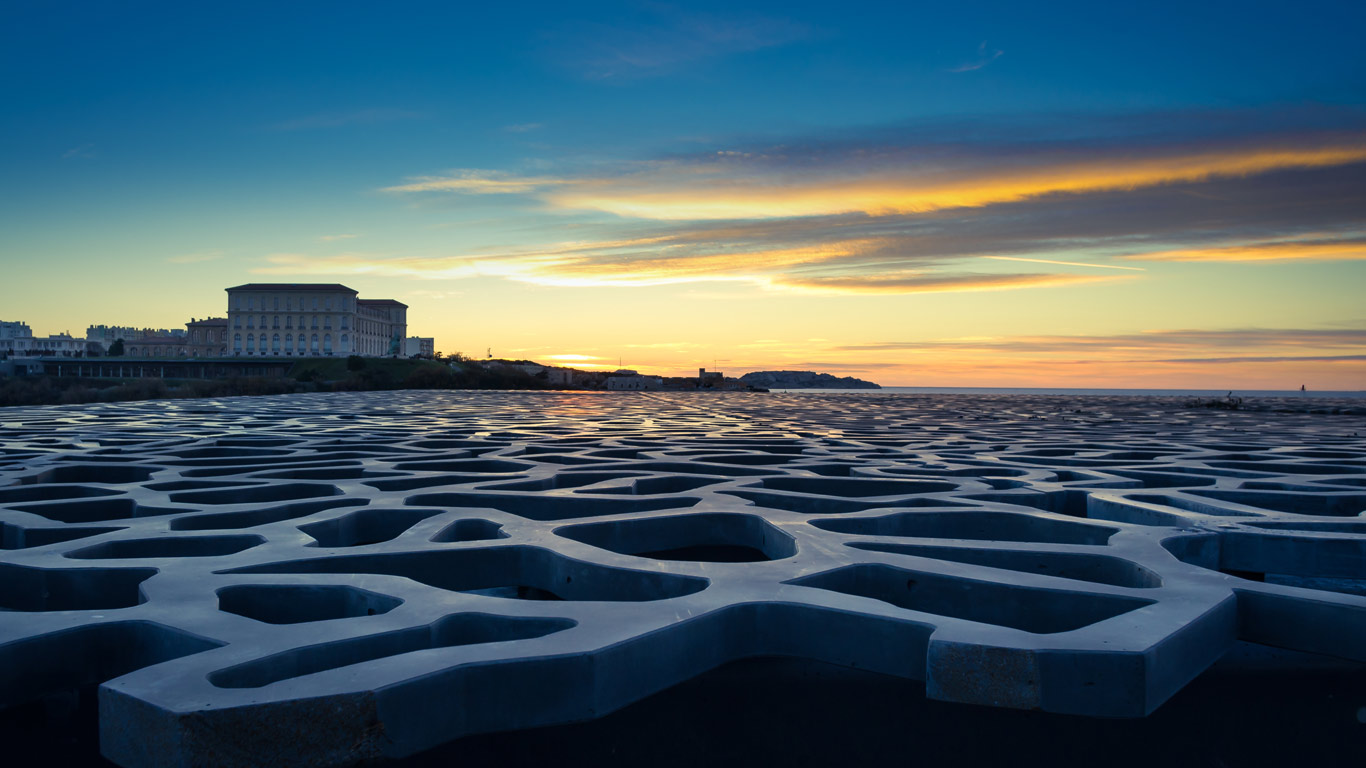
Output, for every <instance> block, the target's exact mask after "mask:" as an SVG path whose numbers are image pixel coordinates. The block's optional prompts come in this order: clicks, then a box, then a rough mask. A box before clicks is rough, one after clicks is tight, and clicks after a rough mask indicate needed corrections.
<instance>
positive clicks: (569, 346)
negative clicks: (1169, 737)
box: [0, 0, 1366, 390]
mask: <svg viewBox="0 0 1366 768" xmlns="http://www.w3.org/2000/svg"><path fill="white" fill-rule="evenodd" d="M1363 33H1366V4H1361V3H1347V2H1341V0H1335V1H1334V2H1315V1H1313V0H1310V1H1308V2H1298V3H1294V4H1285V3H1250V2H1239V3H1223V2H1207V3H1190V2H1183V3H1179V4H1178V3H1160V2H1154V3H1146V4H1142V5H1141V6H1130V5H1128V4H1118V3H1095V2H1089V3H1046V4H1035V3H1018V2H1003V3H972V2H962V3H935V4H914V3H850V2H846V3H829V2H822V3H801V2H783V3H737V2H726V3H719V2H718V3H703V2H689V3H678V4H670V3H655V2H595V3H581V4H576V3H518V2H503V3H481V4H473V3H450V2H442V3H403V2H392V3H347V2H328V3H305V2H297V3H253V2H234V3H211V2H205V3H184V2H178V3H148V2H136V1H134V0H129V1H128V2H120V3H107V2H98V3H62V2H23V1H22V0H21V1H20V2H10V3H5V4H3V5H0V75H2V76H0V320H22V321H25V322H27V323H29V324H30V325H31V326H32V327H33V329H34V331H35V333H38V334H40V335H44V334H48V333H58V332H63V331H70V332H72V333H74V334H77V335H81V334H83V333H84V330H85V328H86V326H88V325H92V324H107V325H133V326H140V327H141V326H149V327H158V328H160V327H178V326H182V325H183V324H184V323H185V322H186V321H187V320H189V319H190V318H191V317H195V318H202V317H206V316H223V315H224V314H225V313H226V306H227V298H226V294H225V293H224V292H223V289H224V288H226V287H228V286H232V285H238V284H242V283H247V282H341V283H344V284H346V285H348V286H350V287H352V288H354V289H356V290H357V291H359V292H360V294H361V296H362V297H365V298H394V299H398V300H400V301H402V302H404V303H406V304H408V305H409V306H410V309H409V313H408V317H409V331H410V333H412V334H414V335H422V336H433V337H435V338H436V346H437V349H439V350H442V351H443V352H445V353H447V354H451V353H455V352H461V353H464V354H466V355H470V356H475V357H483V356H485V355H487V354H489V353H490V352H491V353H492V354H493V355H494V356H497V357H506V358H519V359H533V360H538V361H540V362H543V363H560V364H569V365H574V366H575V367H580V368H594V367H598V368H607V369H614V368H616V367H618V365H624V366H626V367H629V368H633V369H637V370H640V371H642V372H647V373H657V374H665V375H679V374H684V373H687V372H688V371H695V369H697V368H698V367H706V368H709V369H713V370H722V371H724V372H726V373H727V374H736V375H738V374H739V373H743V372H745V371H752V370H778V369H784V370H817V371H824V372H830V373H834V374H837V375H853V376H858V377H861V378H866V379H871V380H873V381H877V382H879V383H881V384H883V385H903V386H1011V387H1027V386H1039V387H1148V388H1200V389H1224V388H1227V389H1239V388H1242V389H1293V388H1298V387H1299V386H1300V385H1302V384H1303V385H1306V386H1307V387H1309V388H1310V389H1320V390H1327V389H1335V390H1361V389H1366V46H1363V45H1361V43H1360V41H1361V39H1362V36H1363Z"/></svg>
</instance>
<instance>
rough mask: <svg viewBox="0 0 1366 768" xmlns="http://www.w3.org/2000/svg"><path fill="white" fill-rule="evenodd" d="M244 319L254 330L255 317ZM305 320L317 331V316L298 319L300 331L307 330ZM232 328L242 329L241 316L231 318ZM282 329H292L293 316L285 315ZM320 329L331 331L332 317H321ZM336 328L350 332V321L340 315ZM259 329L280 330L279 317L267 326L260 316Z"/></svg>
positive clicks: (264, 317) (276, 316) (248, 316)
mask: <svg viewBox="0 0 1366 768" xmlns="http://www.w3.org/2000/svg"><path fill="white" fill-rule="evenodd" d="M246 318H247V327H248V328H255V327H256V316H255V315H246ZM305 320H308V321H310V322H311V323H312V328H311V330H315V331H316V330H318V316H317V315H313V316H311V317H309V318H304V317H301V318H299V328H300V329H303V328H307V327H308V326H307V325H305V323H304V321H305ZM232 327H233V328H239V329H240V328H241V327H242V315H234V316H233V319H232ZM283 327H284V328H286V329H292V328H293V327H294V316H293V315H285V324H284V326H283ZM322 327H323V328H324V329H326V330H329V331H330V330H332V315H324V316H323V324H322ZM337 327H338V328H340V329H341V330H343V331H346V330H350V320H349V319H348V317H347V316H346V315H341V316H340V317H339V318H337ZM261 328H263V329H265V328H272V329H274V330H277V331H278V330H280V328H281V326H280V316H279V315H275V316H274V317H273V318H271V320H270V322H269V324H268V323H267V321H266V316H265V315H261Z"/></svg>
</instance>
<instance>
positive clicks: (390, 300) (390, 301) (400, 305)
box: [356, 299, 408, 307]
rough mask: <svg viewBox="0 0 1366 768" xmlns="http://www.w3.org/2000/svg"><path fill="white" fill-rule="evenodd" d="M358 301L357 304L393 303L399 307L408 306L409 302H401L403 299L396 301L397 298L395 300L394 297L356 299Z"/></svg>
mask: <svg viewBox="0 0 1366 768" xmlns="http://www.w3.org/2000/svg"><path fill="white" fill-rule="evenodd" d="M356 303H357V304H393V305H395V306H399V307H407V306H408V305H407V304H404V303H403V302H401V301H395V300H393V299H356Z"/></svg>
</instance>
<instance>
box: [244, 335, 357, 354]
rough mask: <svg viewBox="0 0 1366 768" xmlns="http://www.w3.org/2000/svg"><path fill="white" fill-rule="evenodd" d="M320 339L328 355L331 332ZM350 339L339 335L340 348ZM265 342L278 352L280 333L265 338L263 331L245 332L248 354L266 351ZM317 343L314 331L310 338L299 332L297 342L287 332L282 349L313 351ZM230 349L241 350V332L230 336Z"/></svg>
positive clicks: (344, 346) (315, 349)
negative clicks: (256, 332) (260, 332)
mask: <svg viewBox="0 0 1366 768" xmlns="http://www.w3.org/2000/svg"><path fill="white" fill-rule="evenodd" d="M321 341H322V347H321V349H322V351H323V352H324V353H326V354H329V355H330V354H332V334H330V333H325V334H323V336H322V340H321ZM350 341H351V338H350V336H348V335H347V334H344V333H343V334H342V335H341V346H342V349H343V350H345V349H346V345H347V344H348V343H350ZM267 342H269V344H270V347H269V351H271V352H275V353H279V352H280V351H281V346H280V334H278V333H276V334H273V335H271V337H270V339H269V340H267V339H266V335H265V334H264V333H263V334H261V335H260V336H257V335H255V334H252V333H249V334H247V346H246V352H247V353H248V354H251V353H252V352H253V351H256V352H258V353H260V354H265V352H266V351H267V347H266V344H267ZM318 343H319V339H318V334H316V333H315V334H313V336H312V338H310V337H309V336H308V335H307V334H303V333H301V334H299V338H298V340H297V342H296V341H295V338H294V334H292V333H287V334H285V338H284V347H283V349H284V351H286V352H292V351H295V350H297V351H299V352H300V353H303V352H307V351H309V350H312V351H313V352H317V351H318V349H319V347H318ZM232 350H233V352H241V351H242V350H243V347H242V334H240V333H236V334H233V337H232Z"/></svg>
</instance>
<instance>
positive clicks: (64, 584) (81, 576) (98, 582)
mask: <svg viewBox="0 0 1366 768" xmlns="http://www.w3.org/2000/svg"><path fill="white" fill-rule="evenodd" d="M156 572H157V570H156V569H155V568H33V567H30V566H27V565H14V564H11V563H0V610H6V611H106V610H114V609H116V608H131V607H132V606H134V605H137V604H139V603H141V602H142V595H141V593H140V591H139V590H138V585H139V584H141V583H142V582H144V581H146V580H147V579H149V578H151V577H152V576H153V575H155V574H156Z"/></svg>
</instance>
